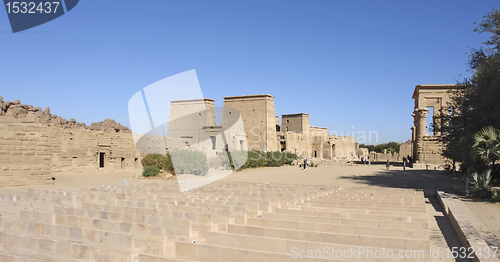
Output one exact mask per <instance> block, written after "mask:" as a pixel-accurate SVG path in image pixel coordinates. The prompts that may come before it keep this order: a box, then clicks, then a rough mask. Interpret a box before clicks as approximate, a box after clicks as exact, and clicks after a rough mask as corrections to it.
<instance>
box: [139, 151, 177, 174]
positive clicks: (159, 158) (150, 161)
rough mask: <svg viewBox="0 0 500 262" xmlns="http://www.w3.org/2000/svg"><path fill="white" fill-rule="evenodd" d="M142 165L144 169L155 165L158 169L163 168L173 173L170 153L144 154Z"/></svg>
mask: <svg viewBox="0 0 500 262" xmlns="http://www.w3.org/2000/svg"><path fill="white" fill-rule="evenodd" d="M141 163H142V166H143V168H144V169H146V167H148V166H156V167H158V169H163V170H166V171H169V172H170V173H172V174H173V175H175V170H174V166H173V165H172V158H171V157H170V154H169V153H167V155H166V156H165V155H161V154H148V155H145V156H144V158H142V160H141Z"/></svg>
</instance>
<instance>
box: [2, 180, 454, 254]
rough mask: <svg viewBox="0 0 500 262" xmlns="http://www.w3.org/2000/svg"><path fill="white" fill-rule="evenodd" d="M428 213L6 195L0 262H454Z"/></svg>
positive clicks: (263, 201)
mask: <svg viewBox="0 0 500 262" xmlns="http://www.w3.org/2000/svg"><path fill="white" fill-rule="evenodd" d="M431 207H432V206H431V203H429V202H428V201H426V198H424V194H423V191H418V190H415V189H395V188H369V187H347V188H342V187H335V186H314V185H289V184H268V183H249V182H234V181H233V182H231V181H219V182H216V183H213V184H211V185H208V186H205V187H202V188H198V189H196V190H192V191H189V192H185V193H181V192H179V189H178V187H176V185H175V184H174V183H170V184H142V185H130V186H123V185H122V186H101V187H94V188H65V189H63V188H59V189H44V188H31V189H28V188H26V189H23V190H8V189H7V190H4V191H1V192H0V231H1V232H2V233H1V235H0V260H1V261H113V262H114V261H117V262H118V261H119V262H121V261H124V262H136V261H140V262H152V261H155V262H159V261H207V262H208V261H302V260H306V261H334V260H335V261H451V260H452V259H447V258H446V256H445V255H444V254H445V253H444V252H443V250H444V249H445V248H446V247H447V246H446V245H447V243H446V241H444V240H442V239H444V237H443V236H442V235H439V232H440V231H439V230H438V229H436V228H437V225H436V224H435V223H433V220H434V218H433V217H432V214H430V213H429V209H430V208H431ZM436 239H437V240H436ZM440 239H441V240H442V241H440ZM438 247H439V248H440V249H441V251H440V252H439V255H440V256H441V257H440V258H431V252H432V251H433V250H437V249H438ZM332 250H333V251H332ZM352 250H355V251H357V253H356V252H355V253H354V256H353V253H352V252H353V251H352ZM407 250H409V252H410V253H408V252H407ZM362 251H364V253H362ZM401 251H403V255H405V257H403V258H401V257H399V256H400V255H401ZM370 252H371V256H370ZM382 252H383V253H384V255H385V258H383V257H380V258H378V257H377V256H381V255H382ZM412 252H413V253H412ZM415 252H417V253H415ZM309 254H311V256H314V257H315V258H306V259H302V258H300V256H307V255H309ZM390 254H392V258H389V255H390ZM436 254H437V253H436ZM418 256H420V257H418Z"/></svg>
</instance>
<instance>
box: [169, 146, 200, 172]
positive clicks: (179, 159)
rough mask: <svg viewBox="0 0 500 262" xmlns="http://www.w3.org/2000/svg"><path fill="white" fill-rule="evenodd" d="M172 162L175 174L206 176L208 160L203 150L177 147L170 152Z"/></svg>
mask: <svg viewBox="0 0 500 262" xmlns="http://www.w3.org/2000/svg"><path fill="white" fill-rule="evenodd" d="M171 157H172V162H173V166H174V169H175V172H176V173H177V174H191V175H196V176H206V175H207V173H208V161H207V157H206V156H205V154H204V153H203V152H200V151H193V150H185V149H179V150H175V151H172V152H171Z"/></svg>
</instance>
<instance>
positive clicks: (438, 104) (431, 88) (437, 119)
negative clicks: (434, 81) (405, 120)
mask: <svg viewBox="0 0 500 262" xmlns="http://www.w3.org/2000/svg"><path fill="white" fill-rule="evenodd" d="M452 88H456V85H417V86H416V87H415V91H414V92H413V97H412V98H413V99H414V100H415V109H414V111H413V114H412V116H413V126H412V127H411V131H412V138H411V148H408V149H406V148H405V151H408V152H411V153H412V154H411V155H412V156H413V159H414V160H415V161H416V162H417V163H425V164H442V163H444V159H443V157H442V156H441V151H442V148H443V144H442V141H441V135H442V123H441V119H442V115H443V114H448V110H447V108H448V107H449V106H448V104H449V103H450V102H451V101H450V95H451V94H450V90H451V89H452ZM429 112H432V114H431V117H432V127H428V126H427V122H426V121H427V117H428V115H429ZM429 128H432V131H433V133H432V134H428V133H427V130H428V129H429Z"/></svg>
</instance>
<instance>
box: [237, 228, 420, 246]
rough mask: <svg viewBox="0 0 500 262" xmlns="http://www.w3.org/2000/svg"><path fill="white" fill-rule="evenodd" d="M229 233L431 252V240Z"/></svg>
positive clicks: (283, 232)
mask: <svg viewBox="0 0 500 262" xmlns="http://www.w3.org/2000/svg"><path fill="white" fill-rule="evenodd" d="M227 233H233V234H240V235H253V236H262V237H272V238H285V239H290V240H300V241H306V242H322V243H329V244H344V245H354V246H364V247H374V248H384V247H385V248H392V249H403V250H406V249H411V250H413V249H415V250H429V248H430V243H429V240H422V239H409V238H394V237H379V236H368V235H358V234H341V233H330V232H315V231H305V230H294V229H280V228H270V227H258V226H242V225H228V230H227Z"/></svg>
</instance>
